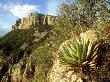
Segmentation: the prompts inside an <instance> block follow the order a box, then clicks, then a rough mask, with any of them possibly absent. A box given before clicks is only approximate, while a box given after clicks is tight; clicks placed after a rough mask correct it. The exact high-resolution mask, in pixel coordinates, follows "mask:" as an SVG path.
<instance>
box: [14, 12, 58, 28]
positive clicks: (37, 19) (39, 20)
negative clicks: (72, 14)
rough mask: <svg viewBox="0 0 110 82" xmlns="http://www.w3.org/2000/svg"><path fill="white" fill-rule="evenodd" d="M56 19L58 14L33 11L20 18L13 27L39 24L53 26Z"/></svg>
mask: <svg viewBox="0 0 110 82" xmlns="http://www.w3.org/2000/svg"><path fill="white" fill-rule="evenodd" d="M56 20H57V17H56V16H50V15H44V14H38V13H31V14H30V15H29V16H28V17H27V18H23V19H18V20H17V21H16V24H15V25H13V27H12V29H25V28H29V27H37V26H39V25H52V26H53V25H54V23H55V21H56Z"/></svg>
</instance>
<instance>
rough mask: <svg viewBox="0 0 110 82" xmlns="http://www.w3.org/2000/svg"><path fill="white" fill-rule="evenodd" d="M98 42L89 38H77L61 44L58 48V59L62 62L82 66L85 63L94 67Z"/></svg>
mask: <svg viewBox="0 0 110 82" xmlns="http://www.w3.org/2000/svg"><path fill="white" fill-rule="evenodd" d="M98 46H99V43H92V42H90V41H89V40H83V39H78V40H76V41H75V42H70V43H67V44H66V45H61V46H60V48H59V59H60V61H61V63H63V64H70V65H74V66H79V67H84V66H86V65H87V64H88V65H89V66H90V67H91V68H94V67H95V60H96V58H97V51H98Z"/></svg>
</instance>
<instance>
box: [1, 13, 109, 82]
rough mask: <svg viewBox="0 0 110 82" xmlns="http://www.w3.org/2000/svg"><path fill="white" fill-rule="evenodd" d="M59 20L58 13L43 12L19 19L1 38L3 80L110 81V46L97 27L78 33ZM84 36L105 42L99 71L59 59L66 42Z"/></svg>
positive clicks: (6, 81)
mask: <svg viewBox="0 0 110 82" xmlns="http://www.w3.org/2000/svg"><path fill="white" fill-rule="evenodd" d="M58 21H59V20H58V17H56V16H50V15H44V14H39V13H31V14H30V15H29V16H28V17H26V18H23V19H18V20H17V21H16V24H14V25H13V26H12V29H13V30H12V31H10V32H9V33H7V34H6V35H4V36H2V37H1V38H0V82H99V80H100V79H101V82H107V81H105V79H106V80H108V82H109V79H110V72H109V65H110V61H109V60H110V55H109V53H110V52H109V51H110V45H109V44H108V43H106V42H105V41H104V42H103V40H101V39H99V37H100V38H101V36H102V35H101V34H100V36H99V35H97V33H96V32H95V31H94V30H89V31H87V32H84V33H81V34H80V35H77V34H75V33H74V30H73V29H71V28H66V27H63V26H59V23H58ZM108 31H109V30H107V33H108ZM105 32H106V31H104V32H102V33H104V34H106V33H105ZM106 35H107V34H106ZM82 37H83V38H85V37H86V39H90V41H95V40H99V41H101V45H100V46H99V48H97V50H98V52H97V53H98V56H99V61H98V62H99V63H100V64H101V62H102V60H103V61H104V62H103V65H102V66H99V67H98V68H97V69H96V70H93V69H90V70H88V69H87V70H88V71H89V73H90V72H91V70H92V73H90V74H87V76H86V75H84V74H83V73H80V72H79V70H82V69H80V68H75V67H74V66H73V65H72V66H70V65H68V64H66V65H63V64H61V63H60V61H59V58H58V57H59V55H58V53H59V47H60V46H62V44H65V43H68V42H71V41H73V42H74V41H75V39H76V38H82ZM107 37H108V36H107ZM97 42H98V41H97ZM81 45H82V44H81ZM101 51H102V52H101ZM81 53H82V52H81ZM91 53H92V52H91ZM95 53H96V52H95ZM104 54H106V55H104ZM105 61H107V62H105ZM105 63H106V64H105ZM83 71H85V70H83ZM85 73H86V71H85ZM99 76H100V77H99ZM103 79H104V80H103Z"/></svg>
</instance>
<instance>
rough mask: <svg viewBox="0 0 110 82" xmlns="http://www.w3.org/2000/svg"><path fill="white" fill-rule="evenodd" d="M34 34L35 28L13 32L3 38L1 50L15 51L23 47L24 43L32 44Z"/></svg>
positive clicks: (0, 45) (0, 42) (0, 43)
mask: <svg viewBox="0 0 110 82" xmlns="http://www.w3.org/2000/svg"><path fill="white" fill-rule="evenodd" d="M33 32H34V29H33V28H30V29H17V30H12V31H11V32H9V33H7V34H6V35H4V36H3V37H2V38H1V40H0V49H6V50H7V51H14V50H16V49H18V48H19V47H20V46H21V45H23V43H24V42H26V43H30V42H31V40H32V34H33Z"/></svg>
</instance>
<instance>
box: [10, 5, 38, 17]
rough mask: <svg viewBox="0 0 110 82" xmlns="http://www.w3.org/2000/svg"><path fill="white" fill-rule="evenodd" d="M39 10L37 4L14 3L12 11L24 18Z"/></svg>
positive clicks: (11, 7)
mask: <svg viewBox="0 0 110 82" xmlns="http://www.w3.org/2000/svg"><path fill="white" fill-rule="evenodd" d="M36 11H37V12H39V6H36V5H12V6H10V12H11V13H12V14H13V15H14V16H16V17H17V18H24V17H26V16H28V15H29V14H30V13H32V12H36Z"/></svg>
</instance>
